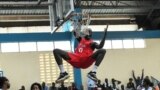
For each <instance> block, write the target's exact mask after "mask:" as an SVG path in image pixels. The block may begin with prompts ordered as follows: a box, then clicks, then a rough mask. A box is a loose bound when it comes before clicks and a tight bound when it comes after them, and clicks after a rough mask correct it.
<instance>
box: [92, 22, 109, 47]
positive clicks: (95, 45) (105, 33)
mask: <svg viewBox="0 0 160 90" xmlns="http://www.w3.org/2000/svg"><path fill="white" fill-rule="evenodd" d="M107 29H108V25H107V27H106V28H105V29H104V36H103V38H102V40H101V42H100V44H98V43H96V42H93V43H92V44H91V47H92V48H93V49H95V48H96V49H101V48H103V46H104V43H105V40H106V36H107Z"/></svg>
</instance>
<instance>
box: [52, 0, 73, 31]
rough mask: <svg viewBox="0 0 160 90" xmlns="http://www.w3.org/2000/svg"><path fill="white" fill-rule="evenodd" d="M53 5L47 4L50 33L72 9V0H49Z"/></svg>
mask: <svg viewBox="0 0 160 90" xmlns="http://www.w3.org/2000/svg"><path fill="white" fill-rule="evenodd" d="M49 1H50V3H53V6H51V5H50V6H49V16H50V26H51V33H52V32H53V30H54V29H55V28H56V26H58V24H59V23H61V22H62V21H63V20H64V19H65V18H67V17H68V16H69V15H70V14H71V13H72V12H73V11H74V2H73V0H49Z"/></svg>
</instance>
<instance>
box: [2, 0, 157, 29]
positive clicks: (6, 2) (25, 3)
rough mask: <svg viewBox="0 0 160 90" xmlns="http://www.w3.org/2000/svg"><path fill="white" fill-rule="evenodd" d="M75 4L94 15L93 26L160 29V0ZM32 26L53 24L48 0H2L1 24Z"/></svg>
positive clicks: (88, 0) (100, 0) (96, 0)
mask: <svg viewBox="0 0 160 90" xmlns="http://www.w3.org/2000/svg"><path fill="white" fill-rule="evenodd" d="M74 4H75V7H80V8H82V12H83V13H89V14H90V15H91V18H92V20H91V24H92V25H98V24H99V25H103V24H106V23H111V24H130V23H131V24H132V23H137V24H138V25H139V26H140V27H141V26H142V27H143V26H144V27H145V28H148V29H150V28H154V29H156V28H160V0H74ZM146 22H147V23H146ZM32 25H33V26H37V25H38V26H39V25H49V11H48V0H0V26H1V27H6V26H32Z"/></svg>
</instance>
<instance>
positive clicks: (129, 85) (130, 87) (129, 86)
mask: <svg viewBox="0 0 160 90" xmlns="http://www.w3.org/2000/svg"><path fill="white" fill-rule="evenodd" d="M127 90H135V87H134V83H133V79H132V78H129V82H128V83H127Z"/></svg>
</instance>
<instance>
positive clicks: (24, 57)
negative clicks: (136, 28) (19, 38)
mask: <svg viewBox="0 0 160 90" xmlns="http://www.w3.org/2000/svg"><path fill="white" fill-rule="evenodd" d="M146 44H147V45H146V48H145V49H119V50H117V49H116V50H107V53H106V56H105V58H104V60H103V62H102V64H101V65H100V67H99V68H98V73H97V75H98V78H99V79H101V80H102V82H103V80H104V78H106V77H107V78H109V80H110V79H111V78H113V77H114V78H115V79H118V80H121V81H122V83H123V84H126V83H127V82H128V78H129V77H131V70H132V69H134V70H135V74H136V75H140V74H141V70H142V69H143V68H144V69H145V75H148V76H154V77H155V78H157V79H159V80H160V77H159V75H160V72H158V71H159V70H158V69H159V68H160V58H159V56H160V39H148V40H146ZM40 53H42V52H28V53H27V52H26V53H0V67H1V69H2V70H3V71H4V75H5V76H6V77H8V78H9V80H10V83H11V89H10V90H18V89H19V88H20V87H21V85H25V86H26V90H29V88H30V85H31V84H32V83H33V82H36V81H37V82H40V71H39V70H40V68H39V54H40ZM91 69H92V67H90V68H89V69H86V70H82V81H83V84H84V86H85V87H86V83H87V82H86V80H87V79H86V75H87V73H88V72H89V71H90V70H91Z"/></svg>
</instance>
